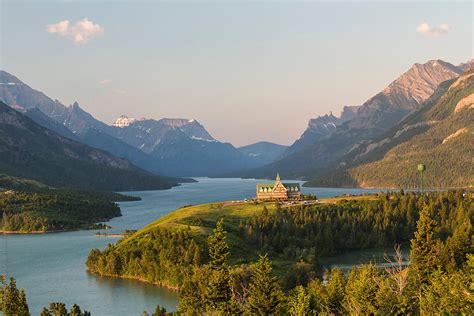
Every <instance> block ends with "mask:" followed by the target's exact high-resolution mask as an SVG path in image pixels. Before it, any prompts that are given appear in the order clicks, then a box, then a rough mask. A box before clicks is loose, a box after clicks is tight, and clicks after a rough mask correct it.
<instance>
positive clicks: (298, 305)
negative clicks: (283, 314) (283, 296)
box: [288, 285, 310, 316]
mask: <svg viewBox="0 0 474 316" xmlns="http://www.w3.org/2000/svg"><path fill="white" fill-rule="evenodd" d="M309 303H310V295H309V294H308V293H307V292H306V290H305V288H304V287H302V286H301V285H299V286H297V287H296V288H295V290H294V293H293V295H291V297H290V301H289V302H288V313H289V314H290V315H294V316H305V315H307V314H309V311H310V309H309Z"/></svg>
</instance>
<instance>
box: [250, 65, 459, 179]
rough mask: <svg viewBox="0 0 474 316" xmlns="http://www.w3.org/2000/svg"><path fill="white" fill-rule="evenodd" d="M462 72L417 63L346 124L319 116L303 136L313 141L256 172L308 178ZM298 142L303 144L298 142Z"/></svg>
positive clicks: (451, 67) (388, 125)
mask: <svg viewBox="0 0 474 316" xmlns="http://www.w3.org/2000/svg"><path fill="white" fill-rule="evenodd" d="M462 73H463V69H462V67H457V66H454V65H452V64H450V63H447V62H444V61H442V60H431V61H428V62H426V63H424V64H414V65H413V66H412V67H411V68H410V69H408V70H407V71H406V72H405V73H403V74H402V75H401V76H400V77H398V78H397V79H395V80H394V81H392V82H391V83H390V84H389V85H388V86H387V87H386V88H385V89H384V90H383V91H381V92H380V93H378V94H377V95H375V96H373V97H372V98H370V99H369V100H367V101H366V102H365V103H364V104H362V105H361V106H360V107H358V108H357V110H356V111H352V112H353V113H352V118H350V119H348V120H347V121H345V122H344V123H343V124H336V123H337V120H335V119H334V118H332V117H331V116H328V118H327V119H331V120H332V123H334V125H335V128H332V129H328V128H324V127H325V126H324V121H325V120H327V119H326V118H324V117H323V118H317V119H315V121H313V122H321V123H322V124H314V123H313V126H312V124H309V126H308V129H307V130H306V131H305V133H304V134H303V136H304V137H303V136H302V138H303V140H304V139H305V138H306V139H309V140H310V141H308V142H307V143H310V144H309V145H305V146H300V148H301V149H299V150H296V151H293V152H290V153H289V154H288V155H287V156H286V157H284V158H283V159H282V160H280V161H276V162H274V163H272V164H271V165H267V166H264V167H262V168H261V169H259V170H253V171H252V172H253V173H256V174H257V175H258V176H270V175H271V174H274V173H275V171H277V170H278V171H280V172H281V173H282V174H284V175H285V176H290V177H294V178H296V177H300V178H304V179H306V178H308V177H311V176H312V175H317V174H318V173H320V172H322V171H324V170H325V169H326V168H328V167H329V166H331V164H333V163H334V162H335V161H338V160H339V159H340V158H341V157H342V156H344V155H346V154H347V153H349V152H351V151H353V150H356V149H357V148H358V147H359V146H361V145H362V144H364V142H366V141H367V140H369V139H372V138H374V137H377V136H379V135H382V134H383V133H384V132H386V131H387V130H389V129H390V128H391V127H393V126H394V125H395V124H397V123H398V122H400V121H401V120H402V119H403V118H404V117H405V116H407V115H408V114H409V113H410V112H411V111H413V110H416V109H417V108H419V106H420V104H421V102H423V101H425V100H426V99H427V98H429V97H430V96H431V94H433V92H434V91H435V89H436V87H438V86H439V84H440V83H442V82H443V81H446V80H449V79H453V78H456V77H458V76H459V75H460V74H462ZM310 122H311V121H310ZM315 127H323V128H315ZM317 131H322V134H323V135H321V134H317ZM305 134H306V135H305ZM313 135H315V136H313ZM308 136H313V138H312V139H311V137H308ZM314 139H316V141H314ZM300 140H301V138H300ZM311 142H312V144H311ZM295 145H299V144H298V142H297V143H295ZM292 147H293V146H292ZM295 147H296V146H295ZM285 171H287V172H285Z"/></svg>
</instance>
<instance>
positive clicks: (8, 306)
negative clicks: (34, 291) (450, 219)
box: [0, 277, 30, 316]
mask: <svg viewBox="0 0 474 316" xmlns="http://www.w3.org/2000/svg"><path fill="white" fill-rule="evenodd" d="M2 284H3V291H2V292H3V295H2V305H1V306H0V311H2V312H3V314H4V315H5V316H10V315H15V316H28V315H30V312H29V309H28V304H27V302H26V295H25V291H24V290H23V289H21V290H18V288H17V287H16V281H15V279H14V278H10V284H8V285H7V284H6V281H5V279H4V277H2Z"/></svg>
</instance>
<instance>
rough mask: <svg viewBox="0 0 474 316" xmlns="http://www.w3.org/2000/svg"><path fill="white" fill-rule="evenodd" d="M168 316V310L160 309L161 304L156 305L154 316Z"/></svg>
mask: <svg viewBox="0 0 474 316" xmlns="http://www.w3.org/2000/svg"><path fill="white" fill-rule="evenodd" d="M165 315H166V308H164V307H160V305H159V304H157V305H156V308H155V312H154V313H153V314H152V316H165Z"/></svg>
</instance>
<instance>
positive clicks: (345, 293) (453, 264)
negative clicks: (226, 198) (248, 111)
mask: <svg viewBox="0 0 474 316" xmlns="http://www.w3.org/2000/svg"><path fill="white" fill-rule="evenodd" d="M449 198H453V199H455V200H456V201H457V204H455V205H453V207H455V208H456V211H452V212H451V211H449V210H448V209H450V208H451V205H450V204H445V202H446V203H447V202H448V201H449ZM471 202H472V196H471V195H470V194H469V195H468V196H463V195H462V194H461V193H460V192H459V193H452V194H443V193H442V194H431V195H430V197H429V198H426V199H425V201H424V203H423V206H422V209H421V210H420V211H419V212H418V213H417V222H416V230H415V233H414V236H413V237H412V239H411V242H410V246H411V250H410V257H409V259H410V265H409V266H407V265H406V263H405V258H403V255H402V254H401V251H400V248H398V247H397V251H396V256H395V257H394V258H387V261H388V262H389V263H391V265H390V266H388V267H386V268H378V267H377V266H376V265H374V264H366V265H360V266H356V267H354V268H352V269H351V270H350V271H349V273H348V275H344V273H343V272H342V271H341V270H339V269H337V268H336V269H330V270H328V271H326V273H325V275H324V280H325V281H324V282H323V279H322V278H318V277H314V278H312V279H306V280H304V282H302V283H301V284H296V286H295V287H294V288H293V289H292V290H290V291H284V289H283V288H282V286H281V282H280V281H279V280H278V278H277V277H275V275H274V274H273V272H272V264H271V262H270V260H269V259H268V257H267V256H266V255H263V256H260V258H259V260H258V261H257V262H255V263H253V264H251V265H249V266H245V267H242V266H240V267H233V266H231V265H230V264H229V260H228V259H229V256H230V251H231V250H229V246H228V244H227V234H226V232H225V230H224V228H223V227H224V225H223V223H222V222H219V223H218V224H217V227H216V229H215V230H214V232H213V234H212V235H210V236H209V238H208V253H209V257H210V260H209V262H208V263H207V264H205V265H202V266H199V267H195V268H194V269H193V270H192V271H190V273H189V274H188V277H187V278H186V279H185V281H184V283H183V286H182V287H181V291H180V306H179V313H180V314H185V315H200V314H213V313H217V314H224V315H240V314H244V315H280V314H283V315H285V314H288V315H313V314H315V315H316V314H317V315H334V314H351V315H374V314H382V315H388V314H390V315H392V314H397V315H402V314H415V315H416V314H422V315H434V314H446V315H450V314H459V315H461V314H464V315H472V314H473V313H474V254H473V250H474V248H473V242H472V211H473V209H472V204H471ZM443 205H444V207H443ZM459 210H464V211H467V212H468V214H464V213H463V212H462V211H459ZM446 212H449V213H452V214H456V215H455V216H454V215H453V216H449V215H448V216H444V215H445V213H446ZM443 218H444V219H443ZM448 227H449V229H448Z"/></svg>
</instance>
